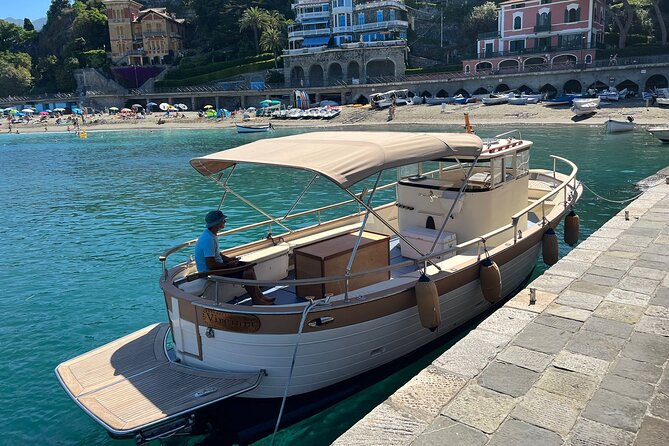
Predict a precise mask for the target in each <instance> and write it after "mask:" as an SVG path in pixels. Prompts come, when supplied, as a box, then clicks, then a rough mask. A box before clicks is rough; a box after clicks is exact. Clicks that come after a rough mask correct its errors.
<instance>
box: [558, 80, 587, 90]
mask: <svg viewBox="0 0 669 446" xmlns="http://www.w3.org/2000/svg"><path fill="white" fill-rule="evenodd" d="M562 90H563V91H564V92H565V94H566V93H581V92H582V91H583V86H582V85H581V82H579V81H577V80H576V79H570V80H568V81H567V82H565V84H564V87H562Z"/></svg>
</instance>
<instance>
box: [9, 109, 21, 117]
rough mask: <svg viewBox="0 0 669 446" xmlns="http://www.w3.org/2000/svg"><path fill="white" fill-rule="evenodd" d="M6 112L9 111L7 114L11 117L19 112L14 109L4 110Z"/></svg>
mask: <svg viewBox="0 0 669 446" xmlns="http://www.w3.org/2000/svg"><path fill="white" fill-rule="evenodd" d="M7 110H9V114H10V115H12V116H13V115H16V114H18V112H19V111H18V110H17V109H15V108H8V109H5V111H7ZM21 116H23V115H21Z"/></svg>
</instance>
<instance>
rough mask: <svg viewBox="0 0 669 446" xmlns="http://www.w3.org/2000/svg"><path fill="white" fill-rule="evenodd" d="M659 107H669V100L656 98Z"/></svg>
mask: <svg viewBox="0 0 669 446" xmlns="http://www.w3.org/2000/svg"><path fill="white" fill-rule="evenodd" d="M655 101H656V102H657V105H658V107H669V98H659V97H658V98H656V99H655Z"/></svg>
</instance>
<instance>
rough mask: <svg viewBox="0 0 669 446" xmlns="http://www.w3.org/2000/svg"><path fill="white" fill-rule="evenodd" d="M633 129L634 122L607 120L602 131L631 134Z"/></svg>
mask: <svg viewBox="0 0 669 446" xmlns="http://www.w3.org/2000/svg"><path fill="white" fill-rule="evenodd" d="M635 127H636V124H635V123H634V122H629V121H616V120H613V119H609V120H608V121H606V123H605V124H604V129H605V130H606V131H607V132H609V133H623V132H631V131H632V130H634V128H635Z"/></svg>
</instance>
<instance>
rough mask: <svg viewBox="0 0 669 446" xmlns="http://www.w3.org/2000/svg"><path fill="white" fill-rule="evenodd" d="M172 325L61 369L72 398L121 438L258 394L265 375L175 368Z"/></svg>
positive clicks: (150, 328) (102, 349)
mask: <svg viewBox="0 0 669 446" xmlns="http://www.w3.org/2000/svg"><path fill="white" fill-rule="evenodd" d="M168 329H169V325H168V324H164V323H163V324H154V325H150V326H148V327H145V328H143V329H141V330H139V331H136V332H135V333H132V334H129V335H127V336H125V337H123V338H121V339H117V340H116V341H113V342H111V343H109V344H107V345H104V346H102V347H99V348H97V349H95V350H92V351H90V352H88V353H86V354H84V355H81V356H78V357H76V358H74V359H71V360H69V361H66V362H64V363H62V364H60V365H59V366H58V367H57V368H56V375H57V376H58V379H59V380H60V382H61V385H62V386H63V387H64V388H65V390H66V391H67V393H68V394H69V395H70V397H71V398H72V399H73V400H74V401H75V402H76V403H77V404H78V405H79V406H81V407H82V409H84V410H85V411H86V412H87V413H89V414H90V415H91V416H92V417H93V418H94V419H95V420H96V421H98V422H99V423H100V424H102V425H103V426H104V427H105V428H106V429H107V430H108V431H109V432H110V433H112V434H114V435H119V436H126V435H132V434H135V433H137V432H139V431H141V430H143V429H146V428H148V427H154V426H156V425H160V424H163V423H165V422H167V421H169V420H172V419H174V418H176V417H179V416H181V415H184V414H188V413H190V412H192V411H194V410H196V409H199V408H201V407H204V406H206V405H209V404H212V403H215V402H217V401H221V400H223V399H226V398H230V397H232V396H234V395H238V394H240V393H243V392H246V391H248V390H251V389H254V388H255V387H257V386H258V384H259V383H260V381H261V379H262V377H263V376H264V371H262V370H259V371H257V372H251V373H231V372H230V373H229V372H209V371H203V370H195V369H192V368H190V367H185V366H183V365H180V364H178V363H174V362H171V361H170V359H169V358H168V357H167V355H166V352H165V349H164V341H165V337H166V335H167V332H168Z"/></svg>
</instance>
